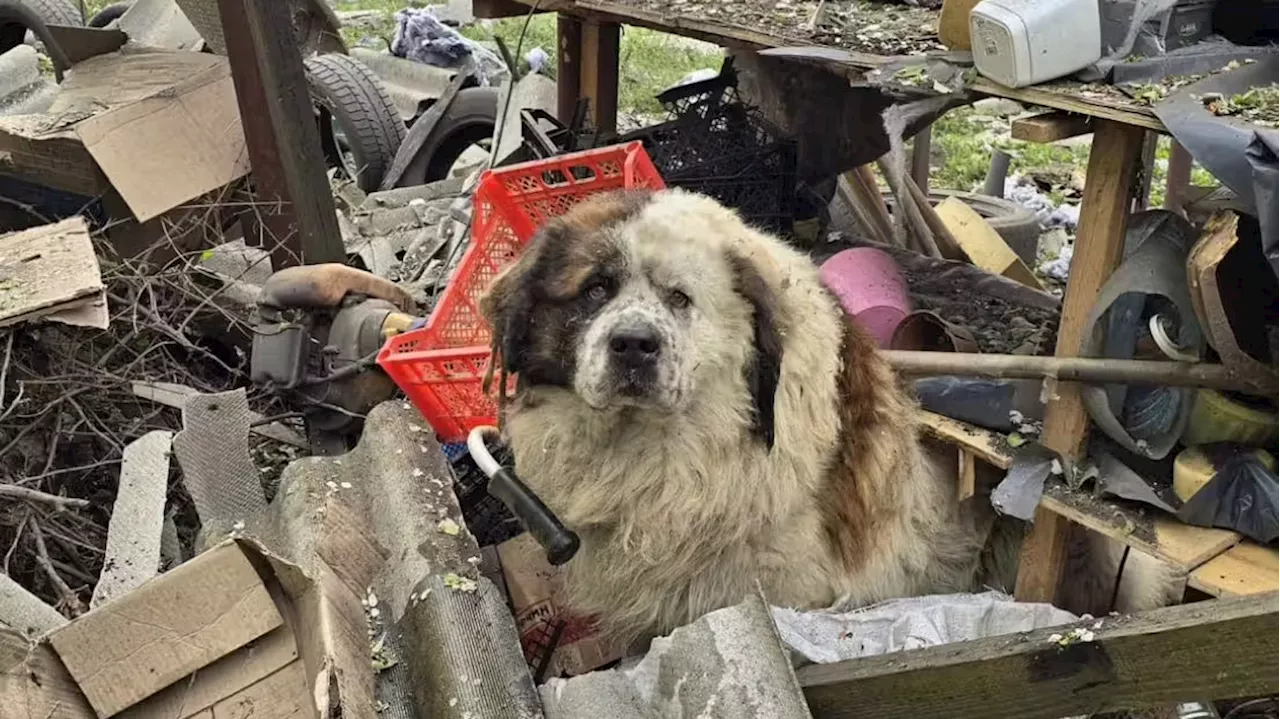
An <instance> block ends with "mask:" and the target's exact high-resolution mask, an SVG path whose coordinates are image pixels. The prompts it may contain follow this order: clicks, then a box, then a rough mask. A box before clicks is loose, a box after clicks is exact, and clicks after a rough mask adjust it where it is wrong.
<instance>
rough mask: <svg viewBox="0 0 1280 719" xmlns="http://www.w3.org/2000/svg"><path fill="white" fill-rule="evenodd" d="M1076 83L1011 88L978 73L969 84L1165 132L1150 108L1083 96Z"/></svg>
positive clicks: (1000, 94) (988, 92) (984, 90)
mask: <svg viewBox="0 0 1280 719" xmlns="http://www.w3.org/2000/svg"><path fill="white" fill-rule="evenodd" d="M1079 85H1080V84H1079V83H1074V82H1071V81H1061V82H1056V83H1046V84H1043V85H1032V86H1031V87H1021V88H1013V87H1005V86H1004V85H1000V84H998V83H995V82H992V81H991V80H988V79H986V78H985V77H979V78H977V79H976V80H974V81H973V83H972V84H970V86H969V87H970V88H971V89H973V90H975V91H977V92H981V93H983V94H986V95H993V96H995V97H1006V98H1008V99H1010V100H1017V101H1018V102H1022V103H1026V104H1029V105H1038V106H1040V107H1047V108H1050V109H1053V110H1064V111H1066V112H1072V113H1076V114H1079V115H1088V116H1090V117H1092V118H1095V120H1109V121H1111V122H1115V123H1119V124H1122V125H1131V126H1133V127H1141V128H1144V129H1147V130H1155V131H1156V132H1162V133H1167V132H1168V129H1167V128H1165V126H1164V123H1162V122H1160V120H1159V118H1157V117H1156V116H1155V113H1153V112H1151V109H1150V108H1148V107H1146V106H1143V105H1138V104H1135V103H1126V102H1124V101H1123V100H1119V99H1118V98H1111V97H1106V98H1096V99H1095V98H1090V97H1086V96H1083V95H1081V94H1080V93H1079V91H1077V90H1076V88H1077V86H1079Z"/></svg>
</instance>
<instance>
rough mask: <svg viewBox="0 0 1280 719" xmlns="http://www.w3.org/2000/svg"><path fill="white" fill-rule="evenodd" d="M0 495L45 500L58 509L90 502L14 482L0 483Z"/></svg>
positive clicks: (85, 505)
mask: <svg viewBox="0 0 1280 719" xmlns="http://www.w3.org/2000/svg"><path fill="white" fill-rule="evenodd" d="M0 497H10V498H13V499H25V500H27V501H29V502H44V503H45V504H52V505H53V506H54V508H55V509H58V510H65V509H67V508H69V507H88V506H89V504H90V502H89V500H87V499H76V498H74V497H59V496H58V495H56V494H49V493H47V492H41V491H40V490H38V489H27V488H26V487H19V486H17V485H13V484H0Z"/></svg>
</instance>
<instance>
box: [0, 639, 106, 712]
mask: <svg viewBox="0 0 1280 719" xmlns="http://www.w3.org/2000/svg"><path fill="white" fill-rule="evenodd" d="M0 716H2V717H4V719H94V716H95V715H94V713H93V708H92V707H90V706H89V700H88V699H85V697H84V694H83V693H81V692H80V687H78V686H76V682H75V680H74V679H72V678H71V675H70V674H68V673H67V669H66V667H64V666H62V662H61V661H59V660H58V655H57V654H55V653H54V652H53V648H52V647H50V646H49V645H48V644H47V643H36V642H33V641H31V640H30V639H27V638H26V637H25V636H23V635H22V634H21V633H19V632H16V631H14V630H12V629H0Z"/></svg>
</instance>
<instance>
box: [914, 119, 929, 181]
mask: <svg viewBox="0 0 1280 719" xmlns="http://www.w3.org/2000/svg"><path fill="white" fill-rule="evenodd" d="M932 145H933V126H932V125H930V126H929V127H926V128H925V129H923V130H921V131H920V132H917V133H916V136H915V138H914V139H913V140H912V141H911V177H912V179H914V180H915V181H916V185H917V186H918V187H919V188H920V189H921V190H923V191H924V194H925V195H926V196H927V195H928V194H929V148H930V146H932Z"/></svg>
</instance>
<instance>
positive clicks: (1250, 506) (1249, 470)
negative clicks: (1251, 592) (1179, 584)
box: [1010, 443, 1280, 544]
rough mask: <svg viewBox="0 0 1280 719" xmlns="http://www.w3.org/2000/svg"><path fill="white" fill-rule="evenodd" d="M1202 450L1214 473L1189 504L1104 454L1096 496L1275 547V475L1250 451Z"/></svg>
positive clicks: (1278, 512) (1279, 527) (1229, 447)
mask: <svg viewBox="0 0 1280 719" xmlns="http://www.w3.org/2000/svg"><path fill="white" fill-rule="evenodd" d="M1205 451H1206V452H1208V454H1209V457H1210V460H1211V461H1212V463H1213V466H1214V469H1215V470H1216V471H1215V473H1214V475H1213V479H1211V480H1209V483H1208V484H1206V485H1205V486H1204V487H1202V488H1201V489H1200V491H1198V492H1196V493H1195V495H1194V496H1192V498H1191V500H1190V501H1188V502H1185V503H1184V502H1182V501H1181V500H1179V499H1178V497H1177V496H1176V495H1174V494H1173V491H1172V489H1171V488H1169V487H1163V488H1161V489H1157V488H1156V487H1154V486H1152V484H1151V483H1150V482H1148V481H1147V480H1146V479H1143V477H1141V476H1140V475H1139V474H1138V473H1137V472H1135V471H1133V470H1132V469H1130V468H1129V466H1128V465H1126V464H1125V463H1124V462H1122V461H1121V460H1120V459H1119V458H1117V457H1116V456H1115V455H1112V454H1103V455H1102V457H1101V460H1100V462H1099V466H1098V478H1097V489H1098V492H1099V493H1101V494H1104V495H1109V496H1112V497H1116V498H1118V499H1124V500H1128V501H1131V502H1139V503H1142V504H1145V505H1147V506H1149V507H1154V508H1155V509H1158V510H1160V511H1162V512H1164V513H1166V514H1171V515H1173V516H1175V517H1177V518H1178V519H1179V520H1181V521H1183V522H1185V523H1187V524H1193V525H1196V526H1197V527H1217V528H1219V529H1230V530H1232V531H1236V532H1239V533H1241V534H1243V535H1245V536H1246V537H1249V538H1251V539H1254V540H1256V541H1258V542H1261V543H1263V544H1270V543H1272V542H1275V541H1276V538H1277V534H1278V533H1280V521H1278V519H1277V518H1278V517H1280V508H1278V505H1280V496H1278V495H1280V483H1278V481H1277V476H1276V473H1275V472H1274V471H1272V470H1270V469H1268V468H1267V466H1266V465H1265V464H1263V463H1262V462H1261V461H1260V460H1259V459H1258V456H1257V454H1255V451H1254V450H1253V449H1252V448H1249V447H1243V446H1240V445H1234V444H1225V443H1224V444H1216V445H1207V446H1206V447H1205ZM1010 473H1011V474H1012V469H1011V470H1010Z"/></svg>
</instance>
